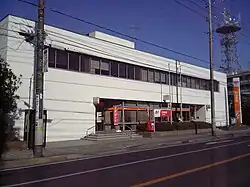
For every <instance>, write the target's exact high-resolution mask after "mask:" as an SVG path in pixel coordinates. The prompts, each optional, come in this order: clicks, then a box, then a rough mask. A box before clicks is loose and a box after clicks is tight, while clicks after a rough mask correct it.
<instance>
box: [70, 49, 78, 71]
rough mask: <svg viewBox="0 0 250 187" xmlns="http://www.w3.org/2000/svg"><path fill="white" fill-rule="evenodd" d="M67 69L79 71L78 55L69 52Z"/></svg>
mask: <svg viewBox="0 0 250 187" xmlns="http://www.w3.org/2000/svg"><path fill="white" fill-rule="evenodd" d="M69 69H70V70H73V71H79V54H78V53H74V52H70V53H69Z"/></svg>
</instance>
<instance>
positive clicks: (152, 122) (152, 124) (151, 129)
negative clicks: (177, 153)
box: [146, 120, 155, 132]
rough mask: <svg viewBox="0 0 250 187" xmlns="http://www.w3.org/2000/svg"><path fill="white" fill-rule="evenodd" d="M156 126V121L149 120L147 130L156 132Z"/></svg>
mask: <svg viewBox="0 0 250 187" xmlns="http://www.w3.org/2000/svg"><path fill="white" fill-rule="evenodd" d="M154 126H155V124H154V121H153V120H148V121H147V127H146V130H147V131H150V132H152V131H154V128H155V127H154Z"/></svg>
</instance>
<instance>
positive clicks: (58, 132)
mask: <svg viewBox="0 0 250 187" xmlns="http://www.w3.org/2000/svg"><path fill="white" fill-rule="evenodd" d="M8 18H9V24H8V28H9V29H10V28H13V29H16V30H20V29H21V30H32V27H34V22H32V21H28V20H24V19H21V18H18V17H13V16H9V17H8ZM45 30H46V33H47V34H48V36H47V38H46V44H51V45H52V46H56V47H58V48H66V49H69V50H71V51H78V52H82V53H86V54H90V55H94V56H99V57H104V58H108V59H113V60H118V61H123V62H127V63H131V64H135V65H141V66H146V67H151V68H152V67H153V68H158V69H161V70H168V64H170V68H171V71H175V61H174V60H171V59H166V58H163V57H159V56H156V55H152V54H149V53H145V52H141V51H137V50H135V49H131V48H127V47H122V46H119V45H115V44H111V43H108V42H105V41H102V40H98V39H94V38H91V37H88V36H84V35H79V34H76V33H72V32H69V31H65V30H62V29H58V28H55V27H51V26H46V27H45ZM9 34H10V35H11V36H18V33H16V32H11V33H9ZM22 41H23V39H18V38H13V37H8V45H9V46H12V47H13V48H14V47H15V46H19V45H20V46H19V47H18V49H16V50H13V49H11V48H8V49H7V60H8V62H9V63H10V64H11V67H12V68H13V70H14V72H15V73H16V74H17V75H18V74H22V75H23V77H22V81H23V84H22V86H21V88H20V89H19V91H18V92H19V95H20V96H21V100H20V102H19V107H20V108H26V107H25V105H24V104H23V103H24V102H23V101H26V102H28V98H29V85H30V78H31V77H32V73H33V62H34V48H33V46H32V45H30V44H29V43H26V42H22ZM20 42H22V43H21V44H20ZM181 66H182V72H183V74H186V75H191V76H196V77H200V78H206V79H209V71H208V70H207V69H205V68H201V67H197V66H194V65H190V64H187V63H181ZM215 79H216V80H218V81H219V82H220V92H217V93H215V106H216V107H215V108H216V120H217V121H226V120H225V116H226V114H225V104H224V103H225V102H224V99H225V96H224V92H223V90H224V87H226V75H225V74H222V73H218V72H215ZM161 90H162V94H163V95H165V94H166V95H167V94H169V86H168V85H162V88H161V85H160V84H155V83H147V82H141V81H135V80H127V79H121V78H114V77H106V76H99V75H92V74H87V73H80V72H70V71H65V70H59V69H52V68H49V72H48V73H46V75H45V92H44V93H45V96H44V98H45V101H44V107H45V109H47V110H48V118H49V119H52V123H49V124H48V133H47V137H48V141H58V140H66V139H79V138H81V137H83V136H84V135H85V133H86V130H87V129H88V128H90V127H92V126H94V120H95V115H94V113H95V108H94V106H93V104H92V102H93V97H100V98H113V99H128V100H142V101H161ZM171 90H172V91H173V101H174V102H175V101H176V93H175V92H176V89H175V87H174V88H171ZM182 93H183V94H182V101H183V103H190V104H191V103H193V104H200V105H209V104H210V93H209V91H205V90H195V89H189V88H183V89H182ZM179 97H180V96H179ZM179 101H180V98H179ZM205 118H206V119H207V121H209V120H210V119H209V118H210V110H206V111H205ZM219 124H221V123H218V124H217V125H219ZM16 125H17V126H20V127H22V126H23V117H21V118H20V119H19V120H18V121H17V123H16Z"/></svg>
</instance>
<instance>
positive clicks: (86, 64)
mask: <svg viewBox="0 0 250 187" xmlns="http://www.w3.org/2000/svg"><path fill="white" fill-rule="evenodd" d="M80 58H81V72H87V73H89V72H90V57H89V56H87V55H81V57H80Z"/></svg>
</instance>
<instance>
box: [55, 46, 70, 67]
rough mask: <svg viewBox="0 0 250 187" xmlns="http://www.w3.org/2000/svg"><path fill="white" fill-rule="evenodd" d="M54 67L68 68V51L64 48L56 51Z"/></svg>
mask: <svg viewBox="0 0 250 187" xmlns="http://www.w3.org/2000/svg"><path fill="white" fill-rule="evenodd" d="M56 68H62V69H68V52H67V51H65V50H57V51H56Z"/></svg>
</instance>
